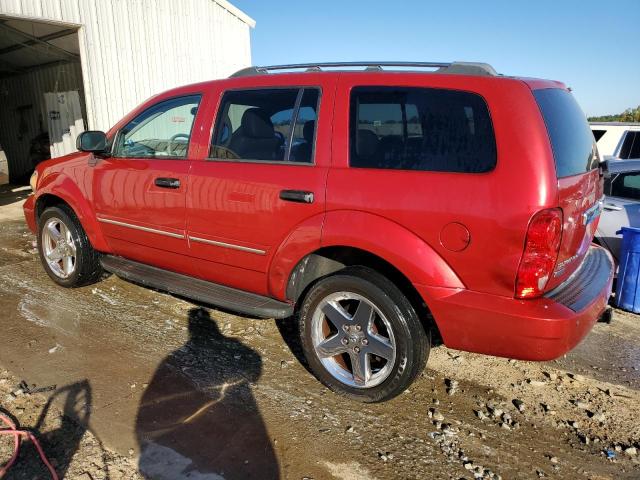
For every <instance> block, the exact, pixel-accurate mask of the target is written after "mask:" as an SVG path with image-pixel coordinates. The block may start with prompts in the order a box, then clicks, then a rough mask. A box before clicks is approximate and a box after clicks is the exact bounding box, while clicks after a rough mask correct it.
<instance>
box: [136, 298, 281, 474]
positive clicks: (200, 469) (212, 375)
mask: <svg viewBox="0 0 640 480" xmlns="http://www.w3.org/2000/svg"><path fill="white" fill-rule="evenodd" d="M261 373H262V360H261V358H260V356H259V355H258V354H257V353H256V352H255V351H254V350H252V349H251V348H249V347H247V346H246V345H244V344H243V343H241V342H240V341H238V340H236V339H233V338H229V337H225V336H224V335H223V334H222V333H221V332H220V330H219V329H218V327H217V325H216V324H215V322H213V321H212V320H211V318H210V316H209V313H208V312H207V311H206V310H204V309H202V308H193V309H191V310H190V311H189V340H188V341H187V343H186V344H185V345H184V346H182V347H181V348H179V349H177V350H176V351H174V352H173V353H171V354H170V355H168V356H167V357H166V358H165V359H164V360H163V361H162V363H161V364H160V366H159V367H158V369H157V370H156V372H155V374H154V376H153V378H152V380H151V382H150V383H149V385H148V387H147V388H146V390H145V393H144V395H143V397H142V399H141V402H140V408H139V411H138V417H137V420H136V435H137V438H138V442H139V445H140V462H139V469H140V472H141V473H142V474H143V475H144V476H145V477H146V478H150V479H151V478H152V479H186V478H190V479H191V478H199V479H200V478H202V479H207V480H213V479H217V478H224V479H226V480H231V479H234V478H256V479H257V478H259V479H274V478H278V477H279V466H278V461H277V459H276V455H275V452H274V450H273V447H272V445H271V441H270V439H269V436H268V434H267V430H266V427H265V424H264V421H263V419H262V416H261V415H260V412H259V410H258V407H257V405H256V401H255V399H254V397H253V393H252V391H251V385H252V384H254V383H255V382H257V380H258V379H259V378H260V375H261Z"/></svg>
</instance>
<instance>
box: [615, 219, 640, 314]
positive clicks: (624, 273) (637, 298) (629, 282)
mask: <svg viewBox="0 0 640 480" xmlns="http://www.w3.org/2000/svg"><path fill="white" fill-rule="evenodd" d="M620 233H622V247H621V249H620V265H619V266H618V284H617V286H616V305H617V306H618V307H620V308H622V309H623V310H628V311H630V312H634V313H640V282H639V281H640V228H633V227H622V229H621V230H619V231H618V232H616V234H617V235H619V234H620Z"/></svg>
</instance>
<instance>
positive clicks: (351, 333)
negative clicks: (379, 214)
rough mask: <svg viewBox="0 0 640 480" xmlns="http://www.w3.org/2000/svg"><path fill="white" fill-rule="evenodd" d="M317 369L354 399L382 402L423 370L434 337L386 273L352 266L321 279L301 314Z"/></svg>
mask: <svg viewBox="0 0 640 480" xmlns="http://www.w3.org/2000/svg"><path fill="white" fill-rule="evenodd" d="M299 322H300V334H301V342H302V346H303V349H304V353H305V357H306V359H307V362H308V364H309V367H310V368H311V370H312V371H313V373H314V374H315V375H316V376H317V377H318V378H319V379H320V380H321V381H322V382H323V383H324V384H325V385H327V386H328V387H329V388H330V389H332V390H333V391H335V392H337V393H340V394H343V395H345V396H347V397H349V398H352V399H354V400H358V401H363V402H380V401H384V400H388V399H390V398H393V397H395V396H396V395H398V394H400V393H401V392H402V391H404V390H405V389H406V388H407V387H408V386H409V385H410V384H411V382H412V381H413V380H414V379H415V378H416V377H417V376H418V375H419V374H420V372H421V371H422V369H423V368H424V364H425V362H426V359H427V357H428V355H429V347H430V339H429V335H428V333H426V332H425V330H424V328H423V327H422V325H421V323H420V321H419V319H418V316H417V315H416V312H415V310H414V308H413V307H412V305H411V303H410V302H409V301H408V300H407V298H406V297H405V296H404V295H403V294H402V292H401V291H400V290H399V289H398V288H397V287H396V286H395V285H394V284H393V283H392V282H390V281H389V280H388V279H387V278H386V277H384V276H382V275H380V274H379V273H377V272H376V271H374V270H371V269H368V268H365V267H350V268H347V269H344V270H342V271H340V272H338V273H336V274H334V275H331V276H329V277H326V278H324V279H322V280H320V281H319V282H318V283H316V284H315V285H314V286H313V287H312V288H311V289H310V290H309V292H308V294H307V295H306V297H305V299H304V302H303V304H302V307H301V308H300V315H299Z"/></svg>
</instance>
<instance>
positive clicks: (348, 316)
mask: <svg viewBox="0 0 640 480" xmlns="http://www.w3.org/2000/svg"><path fill="white" fill-rule="evenodd" d="M311 341H312V343H313V347H314V350H315V353H316V355H317V356H318V358H319V359H320V361H321V362H322V364H323V366H324V368H326V370H327V371H328V372H329V373H330V374H331V375H332V376H333V377H334V378H336V379H337V380H339V381H340V382H342V383H344V384H346V385H349V386H352V387H356V388H371V387H375V386H376V385H380V384H381V383H382V382H384V381H385V380H386V379H387V377H388V376H389V374H390V373H391V370H392V369H393V366H394V364H395V360H396V342H395V338H394V336H393V330H392V328H391V324H390V322H389V321H388V320H387V318H386V317H385V316H384V315H383V313H382V312H381V311H380V309H379V308H378V307H376V306H375V305H374V304H373V303H371V301H369V300H368V299H367V298H365V297H363V296H361V295H358V294H357V293H352V292H335V293H332V294H331V295H328V296H327V297H325V298H323V299H322V300H321V301H320V303H319V304H318V306H317V307H316V309H315V311H314V312H313V316H312V318H311Z"/></svg>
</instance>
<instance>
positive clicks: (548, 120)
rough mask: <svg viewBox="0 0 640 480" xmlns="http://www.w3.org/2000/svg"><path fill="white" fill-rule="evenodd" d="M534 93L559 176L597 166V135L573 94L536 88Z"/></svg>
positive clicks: (573, 173) (569, 174)
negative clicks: (594, 133) (594, 134)
mask: <svg viewBox="0 0 640 480" xmlns="http://www.w3.org/2000/svg"><path fill="white" fill-rule="evenodd" d="M533 95H534V96H535V98H536V101H537V102H538V106H539V107H540V111H541V112H542V116H543V118H544V123H545V125H546V126H547V133H548V135H549V139H550V140H551V147H552V148H553V157H554V159H555V163H556V174H557V176H558V178H563V177H570V176H573V175H579V174H581V173H585V172H588V171H590V170H592V169H594V168H596V167H597V166H598V158H597V155H596V153H595V152H596V149H595V138H594V136H593V133H592V132H591V128H590V127H589V124H588V123H587V118H586V117H585V115H584V113H583V112H582V109H581V108H580V106H579V105H578V102H576V101H575V99H574V98H573V95H571V93H569V92H568V91H567V90H563V89H559V88H547V89H542V90H535V91H534V92H533Z"/></svg>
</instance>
